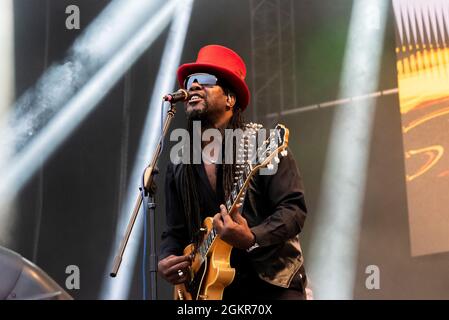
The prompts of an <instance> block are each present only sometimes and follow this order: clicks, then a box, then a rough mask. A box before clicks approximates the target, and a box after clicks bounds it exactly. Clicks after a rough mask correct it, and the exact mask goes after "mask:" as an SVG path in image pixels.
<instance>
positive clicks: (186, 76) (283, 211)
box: [158, 45, 307, 300]
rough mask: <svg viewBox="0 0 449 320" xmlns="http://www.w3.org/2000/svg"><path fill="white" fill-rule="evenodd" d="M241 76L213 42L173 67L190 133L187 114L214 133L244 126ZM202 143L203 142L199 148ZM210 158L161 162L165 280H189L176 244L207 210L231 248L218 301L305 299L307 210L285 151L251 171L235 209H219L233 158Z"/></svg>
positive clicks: (245, 92) (190, 235)
mask: <svg viewBox="0 0 449 320" xmlns="http://www.w3.org/2000/svg"><path fill="white" fill-rule="evenodd" d="M245 75H246V67H245V63H244V62H243V60H242V59H241V57H240V56H239V55H238V54H237V53H235V52H234V51H232V50H230V49H228V48H226V47H223V46H219V45H208V46H205V47H203V48H202V49H201V50H200V51H199V53H198V57H197V60H196V62H194V63H188V64H184V65H181V66H180V67H179V68H178V71H177V76H178V81H179V84H180V85H181V86H182V87H183V88H184V89H185V90H187V91H188V92H189V97H190V98H189V100H188V101H187V102H186V103H185V111H186V114H187V116H188V130H189V132H190V133H192V130H193V128H194V126H193V122H194V121H200V123H201V130H203V131H204V130H206V129H209V128H215V129H218V130H220V132H221V133H222V134H224V130H225V129H242V128H244V126H245V124H244V123H243V120H242V112H243V111H244V110H245V109H246V108H247V106H248V104H249V99H250V92H249V89H248V86H247V84H246V83H245ZM223 140H224V139H223ZM206 145H207V142H203V144H202V148H204V147H205V146H206ZM289 151H290V150H289ZM217 157H223V155H222V154H221V153H220V154H214V155H212V156H211V159H203V160H202V161H201V164H185V163H180V164H172V163H170V164H169V165H168V168H167V174H166V183H165V195H166V203H167V206H166V221H167V228H166V230H165V232H164V233H163V235H162V244H161V248H160V255H159V258H160V260H159V264H158V271H159V273H160V275H161V276H162V277H163V278H164V279H166V280H167V281H168V282H170V283H171V284H180V283H185V282H187V281H189V280H190V272H189V268H190V266H191V263H192V261H191V256H189V255H186V256H184V255H183V250H184V248H185V247H186V246H187V245H188V244H189V243H192V242H194V243H196V242H197V241H198V237H199V235H201V231H200V228H201V227H202V221H203V220H204V219H205V218H206V217H213V225H214V228H215V230H216V231H217V233H218V235H219V237H220V238H221V240H223V241H225V242H226V243H228V244H229V245H231V246H232V247H233V249H232V254H231V261H230V263H231V266H232V267H233V268H235V277H234V279H233V281H232V283H231V284H230V285H229V286H227V287H226V288H225V289H224V293H223V299H224V300H227V299H240V300H241V299H242V298H243V299H305V286H306V281H307V280H306V274H305V270H304V266H303V256H302V252H301V248H300V243H299V233H300V232H301V230H302V228H303V225H304V220H305V218H306V213H307V209H306V205H305V200H304V190H303V186H302V180H301V176H300V174H299V171H298V168H297V166H296V163H295V161H294V159H293V156H292V155H291V152H288V154H287V156H286V157H283V158H281V160H280V162H279V164H278V168H277V171H276V173H275V174H273V175H261V174H256V175H255V176H254V177H253V178H252V180H251V183H250V186H249V188H248V190H247V192H246V195H245V199H244V202H243V205H242V207H241V208H240V207H237V209H236V210H235V212H227V209H226V206H224V205H223V204H224V203H225V199H226V198H227V196H228V195H229V194H230V192H231V188H232V186H233V183H234V180H233V179H234V176H235V173H236V170H237V169H236V164H235V163H233V164H232V163H231V164H229V163H225V161H217ZM223 159H224V157H223ZM221 163H223V164H221Z"/></svg>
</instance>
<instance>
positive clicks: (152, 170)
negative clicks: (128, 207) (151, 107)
mask: <svg viewBox="0 0 449 320" xmlns="http://www.w3.org/2000/svg"><path fill="white" fill-rule="evenodd" d="M175 113H176V107H175V104H174V103H170V109H169V110H168V111H167V117H166V118H165V122H164V126H163V130H162V134H161V137H160V140H159V143H158V144H157V147H156V151H155V152H154V154H153V158H152V159H151V162H150V164H149V165H148V167H147V168H146V169H145V173H144V178H143V180H144V181H143V187H144V189H145V190H144V191H145V192H144V193H145V195H148V209H149V212H150V233H151V235H150V286H151V293H150V299H151V300H156V295H157V291H156V281H157V254H156V236H155V229H156V228H155V208H156V203H155V199H154V195H155V191H156V190H155V189H156V188H155V187H154V175H156V174H157V169H156V165H157V162H158V159H159V156H160V153H161V142H162V141H163V139H164V138H165V135H166V134H167V131H168V128H169V127H170V123H171V121H172V120H173V117H174V116H175ZM143 200H144V199H143V198H142V193H141V192H139V195H138V196H137V200H136V204H135V205H134V210H133V213H132V215H131V218H130V220H129V222H128V226H127V228H126V232H125V235H124V236H123V238H122V241H121V243H120V247H119V249H118V253H117V255H116V256H115V258H114V265H113V267H112V271H111V273H110V276H111V277H115V276H116V275H117V273H118V270H119V268H120V264H121V262H122V259H123V254H124V253H125V249H126V245H127V243H128V240H129V237H130V235H131V231H132V229H133V227H134V223H135V222H136V219H137V215H138V214H139V210H140V206H141V205H142V202H143Z"/></svg>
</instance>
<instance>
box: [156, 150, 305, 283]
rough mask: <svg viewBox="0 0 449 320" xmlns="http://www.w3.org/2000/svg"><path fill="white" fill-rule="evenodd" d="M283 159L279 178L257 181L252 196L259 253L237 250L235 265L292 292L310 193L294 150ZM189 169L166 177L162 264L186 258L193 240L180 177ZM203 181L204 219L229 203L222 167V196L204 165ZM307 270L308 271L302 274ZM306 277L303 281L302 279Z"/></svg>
mask: <svg viewBox="0 0 449 320" xmlns="http://www.w3.org/2000/svg"><path fill="white" fill-rule="evenodd" d="M288 151H289V152H288V154H287V156H286V157H283V158H281V161H280V163H279V165H278V169H277V172H276V173H275V174H274V175H259V174H256V176H254V177H253V179H252V181H251V184H250V186H249V188H248V191H247V192H246V197H245V201H244V204H243V208H242V215H243V217H245V218H246V219H247V221H248V225H249V226H250V228H251V230H252V232H253V233H254V235H255V236H256V243H257V244H258V245H259V247H258V248H256V249H254V250H252V251H251V252H249V253H247V252H246V251H244V250H238V249H236V248H234V249H233V251H232V256H231V265H232V266H233V267H235V268H236V269H237V274H238V272H239V267H240V268H241V269H244V270H245V272H256V273H257V274H258V275H259V277H260V278H262V279H263V280H265V281H267V282H269V283H271V284H274V285H277V286H280V287H285V288H286V287H289V286H290V283H291V282H292V280H293V278H294V276H295V275H297V274H299V272H298V270H299V269H300V267H301V266H302V265H303V257H302V252H301V248H300V243H299V236H298V235H299V233H300V232H301V230H302V228H303V225H304V220H305V218H306V213H307V209H306V205H305V200H304V189H303V185H302V179H301V176H300V173H299V170H298V168H297V166H296V163H295V160H294V158H293V156H292V154H291V152H290V150H288ZM183 166H184V164H177V165H173V164H171V163H170V164H169V165H168V167H167V173H166V183H165V194H166V223H167V228H166V230H165V232H163V234H162V243H161V252H160V259H163V258H165V257H166V256H168V255H170V254H175V255H181V254H182V252H183V249H184V248H185V247H186V246H187V245H188V244H189V242H190V237H189V234H188V228H187V224H186V218H185V214H184V210H183V202H182V198H181V197H182V196H183V190H182V186H181V184H180V181H181V179H180V175H181V172H182V170H183ZM193 166H194V167H195V173H196V174H197V176H198V180H197V181H198V183H197V185H198V188H199V189H200V190H199V194H200V208H201V219H204V218H205V217H207V216H214V215H215V214H216V213H217V212H219V211H220V209H219V205H220V204H222V203H224V199H223V198H224V197H223V189H222V187H221V186H222V167H221V165H217V192H216V193H215V192H214V191H213V189H212V187H211V186H210V183H209V180H208V178H207V175H206V172H205V169H204V167H203V165H193ZM301 269H303V268H301ZM299 276H302V275H299Z"/></svg>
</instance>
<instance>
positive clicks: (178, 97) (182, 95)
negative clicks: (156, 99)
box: [162, 89, 189, 103]
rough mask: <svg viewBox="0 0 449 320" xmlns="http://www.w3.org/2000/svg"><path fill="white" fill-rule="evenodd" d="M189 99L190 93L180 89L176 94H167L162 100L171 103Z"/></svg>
mask: <svg viewBox="0 0 449 320" xmlns="http://www.w3.org/2000/svg"><path fill="white" fill-rule="evenodd" d="M188 98H189V93H188V92H187V91H186V90H184V89H179V90H178V91H176V92H173V93H169V94H166V95H165V96H164V97H163V98H162V99H163V100H165V101H168V102H170V103H176V102H178V101H186V100H187V99H188Z"/></svg>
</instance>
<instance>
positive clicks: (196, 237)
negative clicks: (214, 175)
mask: <svg viewBox="0 0 449 320" xmlns="http://www.w3.org/2000/svg"><path fill="white" fill-rule="evenodd" d="M223 91H224V93H225V94H226V95H227V94H228V93H230V90H229V89H227V88H226V87H223ZM243 127H244V122H243V116H242V112H241V108H240V107H239V106H237V104H236V105H235V106H234V111H233V114H232V117H231V119H230V121H229V123H228V125H227V127H226V129H243ZM188 131H189V133H190V146H193V136H194V135H193V121H192V119H189V120H188ZM223 140H224V139H223ZM236 144H237V143H233V148H234V152H233V156H234V157H235V155H236V152H235V151H236ZM189 149H190V150H189V152H190V159H191V160H192V154H193V151H192V150H193V148H189ZM222 156H223V158H222V160H223V161H222V163H223V190H224V195H225V198H226V197H228V196H229V194H230V193H231V188H232V186H233V177H234V174H235V170H236V167H235V162H236V161H235V158H234V161H233V163H232V164H226V163H225V161H224V153H223V155H222ZM193 166H194V164H183V169H182V173H181V181H180V183H181V186H182V190H183V193H182V195H181V197H182V202H183V205H184V211H185V215H186V220H187V225H188V229H189V235H190V237H191V239H192V243H194V244H196V245H198V244H199V242H200V240H201V234H200V232H199V229H200V227H201V217H200V202H199V193H198V185H197V179H195V174H194V167H193Z"/></svg>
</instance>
